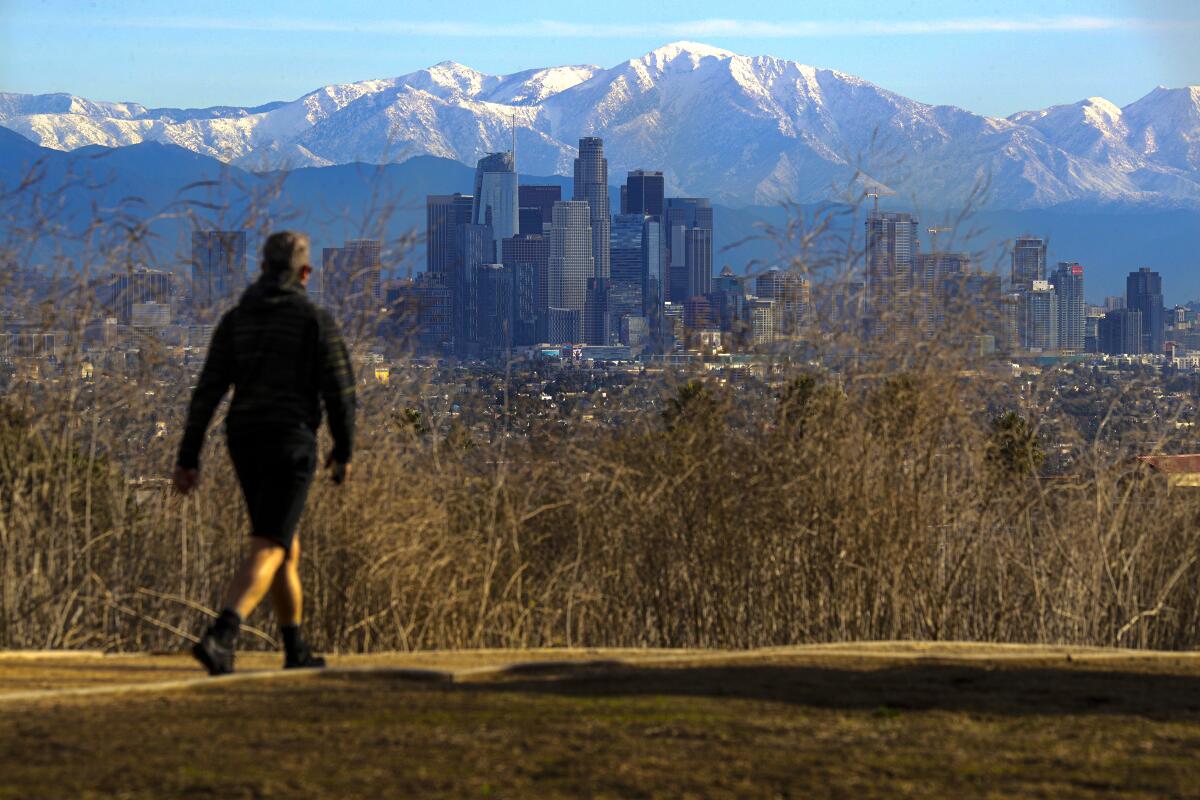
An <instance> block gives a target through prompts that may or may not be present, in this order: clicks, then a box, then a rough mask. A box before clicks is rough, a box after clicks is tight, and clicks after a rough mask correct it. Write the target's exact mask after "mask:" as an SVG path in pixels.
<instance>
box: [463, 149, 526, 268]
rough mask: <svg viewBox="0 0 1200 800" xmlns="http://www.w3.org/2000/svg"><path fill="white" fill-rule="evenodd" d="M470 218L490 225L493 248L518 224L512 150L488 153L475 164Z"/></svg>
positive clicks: (517, 227)
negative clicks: (473, 197) (473, 194)
mask: <svg viewBox="0 0 1200 800" xmlns="http://www.w3.org/2000/svg"><path fill="white" fill-rule="evenodd" d="M471 210H472V214H471V222H473V223H474V224H476V225H491V226H492V236H493V240H494V242H495V251H496V252H497V253H499V252H500V248H501V247H502V245H501V244H500V243H501V242H502V241H504V240H505V239H507V238H509V237H511V236H516V235H517V231H518V229H519V227H520V221H519V220H520V204H519V201H518V193H517V159H516V156H515V155H514V154H513V153H512V152H511V151H508V152H504V153H489V154H487V155H486V156H484V157H483V158H481V159H479V163H478V164H476V165H475V202H474V205H473V206H472V209H471Z"/></svg>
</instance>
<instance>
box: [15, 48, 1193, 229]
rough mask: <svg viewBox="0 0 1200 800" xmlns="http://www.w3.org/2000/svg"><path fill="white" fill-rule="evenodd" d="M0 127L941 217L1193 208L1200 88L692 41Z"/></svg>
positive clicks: (291, 159) (89, 108)
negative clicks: (529, 65)
mask: <svg viewBox="0 0 1200 800" xmlns="http://www.w3.org/2000/svg"><path fill="white" fill-rule="evenodd" d="M0 125H3V126H5V127H8V128H11V129H12V130H15V131H18V132H20V133H22V134H23V135H25V136H26V137H28V138H29V139H31V140H33V141H34V142H37V143H39V144H41V145H43V146H46V147H51V148H55V149H60V150H70V149H74V148H78V147H81V146H84V145H89V144H101V145H106V146H110V147H113V146H123V145H129V144H135V143H138V142H142V141H159V142H170V143H174V144H177V145H180V146H182V147H185V148H188V149H190V150H193V151H195V152H198V153H202V154H205V155H210V156H214V157H217V158H220V159H223V160H225V161H230V162H233V163H236V164H239V165H241V166H245V167H249V168H252V169H267V168H275V167H278V166H281V165H290V166H294V167H299V166H320V165H327V164H343V163H349V162H353V161H367V162H385V161H394V160H401V159H404V158H407V157H410V156H414V155H422V154H427V155H435V156H442V157H446V158H452V159H455V160H458V161H461V162H463V163H468V164H471V163H473V162H474V161H475V159H477V158H478V157H479V156H480V155H482V154H483V153H485V152H488V151H494V150H503V149H508V148H509V147H510V146H511V142H512V138H513V135H514V129H515V136H516V140H517V149H518V160H519V164H520V167H521V170H522V171H523V172H526V173H541V174H550V173H560V174H562V173H568V172H570V169H571V159H572V158H573V157H574V155H575V145H576V143H577V141H578V139H579V137H580V136H585V135H599V136H602V137H604V140H605V150H606V153H607V155H608V158H609V169H610V175H611V176H612V177H613V180H614V181H616V180H619V176H620V175H623V174H624V171H625V170H628V169H634V168H638V167H648V168H658V169H662V170H663V171H664V173H665V174H666V176H667V182H668V188H669V190H670V191H672V192H674V193H678V194H687V195H707V196H711V197H713V198H715V199H717V200H718V201H720V202H724V203H727V204H744V203H771V202H775V201H778V200H780V199H784V198H791V199H794V200H799V201H804V202H812V201H816V200H821V199H826V198H829V197H831V196H834V195H835V194H836V192H837V187H845V186H847V185H849V184H851V182H854V184H855V185H856V186H859V187H861V186H863V185H878V186H880V187H883V188H884V189H885V190H891V191H895V192H897V193H899V194H902V195H912V196H915V197H916V198H917V200H918V201H919V202H920V203H921V204H922V205H924V206H926V207H929V206H933V207H943V208H944V207H949V206H953V205H957V204H959V203H961V202H963V200H964V198H966V197H967V196H968V195H969V194H970V192H971V190H972V187H973V186H975V185H976V184H977V183H978V182H980V181H982V180H987V181H988V182H989V190H988V203H989V204H990V205H992V206H993V207H998V208H1013V209H1021V208H1043V207H1049V206H1056V205H1060V204H1068V203H1085V204H1105V203H1113V204H1136V205H1148V206H1188V207H1200V87H1198V86H1192V87H1186V88H1182V89H1167V88H1162V87H1160V88H1158V89H1155V90H1154V91H1152V92H1151V93H1150V94H1148V95H1146V96H1145V97H1144V98H1142V99H1141V100H1138V101H1136V102H1134V103H1132V104H1130V105H1128V106H1126V107H1124V108H1119V107H1117V106H1115V105H1114V104H1112V103H1110V102H1108V101H1107V100H1104V99H1103V98H1096V97H1093V98H1089V99H1087V100H1083V101H1081V102H1079V103H1074V104H1070V105H1062V106H1055V107H1052V108H1048V109H1044V110H1041V111H1026V112H1021V113H1019V114H1014V115H1013V116H1011V117H1009V118H1007V119H998V118H993V117H986V116H982V115H979V114H974V113H971V112H969V111H965V110H963V109H960V108H955V107H953V106H931V105H927V104H924V103H918V102H916V101H913V100H909V99H907V98H905V97H902V96H900V95H898V94H895V93H893V92H889V91H887V90H885V89H882V88H880V87H878V86H875V85H874V84H871V83H869V82H867V81H864V80H862V79H860V78H856V77H854V76H851V75H847V74H845V73H841V72H837V71H835V70H828V69H817V68H814V67H810V66H806V65H804V64H800V63H797V62H794V61H787V60H785V59H780V58H774V57H771V56H741V55H737V54H735V53H732V52H729V51H727V50H722V49H719V48H715V47H709V46H707V45H702V44H695V43H690V42H677V43H675V44H670V45H666V46H664V47H660V48H658V49H657V50H654V51H652V52H650V53H647V54H645V55H644V56H641V57H640V58H634V59H631V60H629V61H626V62H624V63H622V64H618V65H616V66H614V67H612V68H609V69H603V68H600V67H595V66H587V65H583V66H565V67H552V68H547V69H534V70H527V71H524V72H519V73H515V74H513V75H487V74H484V73H481V72H477V71H476V70H473V69H471V68H469V67H466V66H463V65H461V64H456V63H453V62H443V63H441V64H437V65H435V66H433V67H429V68H428V69H422V70H418V71H417V72H413V73H411V74H408V75H403V76H400V77H398V78H390V79H384V80H369V81H361V82H358V83H350V84H338V85H333V86H326V87H323V88H321V89H318V90H316V91H314V92H311V93H309V94H306V95H304V96H303V97H301V98H299V99H297V100H294V101H292V102H277V103H270V104H267V105H264V106H259V107H256V108H237V107H216V108H208V109H150V108H145V107H144V106H141V105H138V104H136V103H108V102H98V101H91V100H87V99H84V98H79V97H74V96H71V95H62V94H60V95H20V94H0Z"/></svg>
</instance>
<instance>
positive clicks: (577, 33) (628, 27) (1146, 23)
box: [93, 16, 1200, 39]
mask: <svg viewBox="0 0 1200 800" xmlns="http://www.w3.org/2000/svg"><path fill="white" fill-rule="evenodd" d="M93 24H94V23H93ZM100 24H102V25H105V26H107V27H114V28H118V27H119V28H155V29H190V30H196V29H200V30H226V31H253V32H264V33H266V32H280V33H286V32H293V33H355V34H377V35H378V34H385V35H420V36H441V37H447V38H483V37H492V38H494V37H498V36H499V37H512V38H533V37H536V38H561V37H574V38H632V37H644V36H654V37H659V38H663V39H680V38H698V37H704V36H732V37H746V38H756V39H780V38H789V39H791V38H805V37H807V38H813V37H830V36H842V37H850V36H857V37H861V36H930V35H955V34H978V33H1063V32H1076V33H1086V32H1103V31H1167V30H1174V31H1178V30H1179V29H1180V28H1181V26H1183V27H1189V28H1200V20H1178V19H1175V20H1169V21H1168V20H1155V19H1148V18H1144V17H1096V16H1058V17H1030V18H1002V17H969V18H960V19H938V20H895V19H867V20H812V21H796V22H768V21H764V20H745V19H702V20H690V21H687V20H685V21H675V22H663V23H641V24H615V25H614V24H603V23H600V24H594V23H588V24H581V23H576V22H564V21H561V20H550V19H542V20H531V21H527V22H519V23H508V24H498V25H497V24H481V23H473V22H459V21H450V20H447V21H413V20H387V19H385V20H367V21H361V22H351V21H338V20H324V19H303V18H295V17H266V18H257V19H255V18H243V17H198V16H189V17H139V18H114V19H109V20H106V21H104V22H101V23H100Z"/></svg>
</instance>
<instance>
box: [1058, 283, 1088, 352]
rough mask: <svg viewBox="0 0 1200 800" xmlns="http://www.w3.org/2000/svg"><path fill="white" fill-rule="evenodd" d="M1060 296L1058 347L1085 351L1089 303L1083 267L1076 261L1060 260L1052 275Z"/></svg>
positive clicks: (1065, 349) (1073, 350) (1068, 350)
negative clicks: (1084, 292)
mask: <svg viewBox="0 0 1200 800" xmlns="http://www.w3.org/2000/svg"><path fill="white" fill-rule="evenodd" d="M1050 283H1051V284H1052V285H1053V286H1054V293H1055V294H1056V295H1057V296H1058V349H1060V350H1063V351H1065V352H1070V353H1082V352H1084V333H1085V331H1084V328H1085V325H1084V323H1085V322H1086V320H1087V303H1086V302H1085V301H1084V299H1083V267H1081V266H1080V265H1079V264H1078V263H1077V262H1074V261H1070V262H1068V261H1060V262H1059V264H1058V267H1057V268H1056V269H1055V270H1054V274H1053V275H1051V276H1050Z"/></svg>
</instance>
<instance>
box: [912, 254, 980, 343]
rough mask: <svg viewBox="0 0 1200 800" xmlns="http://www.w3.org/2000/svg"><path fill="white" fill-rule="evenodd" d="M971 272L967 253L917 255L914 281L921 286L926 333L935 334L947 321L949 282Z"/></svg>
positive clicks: (969, 258) (921, 301)
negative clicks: (947, 290) (947, 287)
mask: <svg viewBox="0 0 1200 800" xmlns="http://www.w3.org/2000/svg"><path fill="white" fill-rule="evenodd" d="M970 271H971V257H970V256H969V255H967V254H966V253H951V252H945V251H937V252H933V253H918V254H917V257H916V275H915V277H914V281H915V282H916V283H917V284H919V286H920V289H921V292H920V295H921V296H920V298H919V299H920V303H921V304H922V305H923V307H924V314H923V316H924V318H925V330H926V333H932V332H933V331H934V329H936V328H939V327H941V325H942V324H943V323H944V322H945V320H946V314H945V309H946V294H945V289H946V282H947V279H950V278H953V277H956V276H959V275H966V274H967V273H969V272H970Z"/></svg>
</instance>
